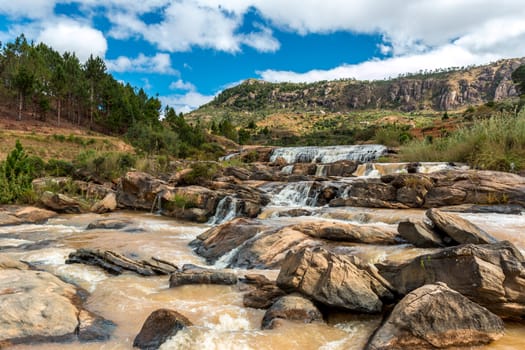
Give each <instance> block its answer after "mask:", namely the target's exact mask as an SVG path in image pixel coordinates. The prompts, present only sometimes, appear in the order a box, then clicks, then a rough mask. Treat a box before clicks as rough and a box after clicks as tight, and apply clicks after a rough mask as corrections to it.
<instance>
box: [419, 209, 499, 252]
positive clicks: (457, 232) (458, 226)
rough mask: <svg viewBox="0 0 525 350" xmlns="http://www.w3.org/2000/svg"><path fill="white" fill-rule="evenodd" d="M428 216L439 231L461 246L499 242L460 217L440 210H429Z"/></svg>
mask: <svg viewBox="0 0 525 350" xmlns="http://www.w3.org/2000/svg"><path fill="white" fill-rule="evenodd" d="M426 215H427V217H428V218H429V219H430V220H431V221H432V223H433V224H434V227H435V228H436V229H437V230H438V231H441V232H443V233H444V234H445V235H447V236H449V237H450V238H452V239H453V240H454V241H455V242H458V243H460V244H462V243H474V244H483V243H495V242H497V241H498V240H497V239H496V238H494V237H492V236H491V235H489V234H488V233H487V232H485V231H483V230H482V229H481V228H479V227H478V226H476V225H474V224H473V223H471V222H470V221H468V220H465V219H463V218H461V217H460V216H458V215H455V214H449V213H445V212H443V211H441V210H438V209H429V210H427V212H426Z"/></svg>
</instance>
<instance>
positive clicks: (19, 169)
mask: <svg viewBox="0 0 525 350" xmlns="http://www.w3.org/2000/svg"><path fill="white" fill-rule="evenodd" d="M33 163H34V162H33V161H31V160H30V159H29V157H28V156H27V154H26V153H25V151H24V148H23V147H22V144H21V143H20V141H18V140H17V141H16V145H15V148H14V149H13V150H12V151H11V153H9V155H8V156H7V158H6V160H5V161H4V162H3V163H2V164H0V203H2V204H8V203H31V202H33V201H34V199H35V195H34V192H33V186H32V184H31V182H32V181H33V179H34V178H35V169H34V168H33Z"/></svg>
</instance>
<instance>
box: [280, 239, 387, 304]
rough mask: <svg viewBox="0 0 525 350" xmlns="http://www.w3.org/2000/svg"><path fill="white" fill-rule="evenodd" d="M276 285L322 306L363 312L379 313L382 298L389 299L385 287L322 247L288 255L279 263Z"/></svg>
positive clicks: (343, 258) (346, 259)
mask: <svg viewBox="0 0 525 350" xmlns="http://www.w3.org/2000/svg"><path fill="white" fill-rule="evenodd" d="M277 285H278V286H279V287H280V288H281V289H283V290H285V291H287V292H299V293H301V294H303V295H306V296H307V297H309V298H311V299H313V300H315V301H317V302H320V303H322V304H324V305H328V306H333V307H338V308H343V309H347V310H351V311H358V312H365V313H376V312H380V311H381V309H382V307H383V303H382V302H381V299H389V298H391V297H392V295H391V294H390V292H389V291H388V290H387V289H386V288H385V286H383V285H382V284H381V283H380V282H379V281H378V280H377V279H375V278H374V277H373V276H371V275H370V274H369V273H368V272H366V271H364V270H362V269H359V268H358V267H356V266H355V265H354V264H353V263H352V261H351V259H349V258H348V257H347V256H345V255H336V254H333V253H330V252H328V251H326V250H325V249H323V248H304V249H301V250H300V251H298V252H289V253H288V254H287V256H286V259H285V260H284V261H283V263H282V267H281V271H280V273H279V276H278V278H277Z"/></svg>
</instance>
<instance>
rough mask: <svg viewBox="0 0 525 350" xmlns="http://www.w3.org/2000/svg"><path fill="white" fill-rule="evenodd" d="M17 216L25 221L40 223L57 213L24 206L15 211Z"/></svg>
mask: <svg viewBox="0 0 525 350" xmlns="http://www.w3.org/2000/svg"><path fill="white" fill-rule="evenodd" d="M15 216H16V217H17V218H19V219H20V220H22V221H23V222H24V223H31V224H40V223H44V222H46V221H47V220H48V219H51V218H53V217H55V216H57V213H55V212H54V211H50V210H46V209H41V208H36V207H24V208H22V209H20V210H17V211H16V212H15Z"/></svg>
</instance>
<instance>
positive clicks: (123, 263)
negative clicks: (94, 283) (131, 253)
mask: <svg viewBox="0 0 525 350" xmlns="http://www.w3.org/2000/svg"><path fill="white" fill-rule="evenodd" d="M66 264H86V265H94V266H99V267H101V268H103V269H104V270H106V271H107V272H109V273H111V274H113V275H120V274H121V273H123V272H124V271H132V272H135V273H137V274H139V275H141V276H155V275H169V274H170V273H172V272H173V271H175V270H177V266H175V265H173V264H171V263H169V262H167V261H163V260H160V259H156V258H152V261H145V260H143V261H138V260H133V259H130V258H127V257H125V256H123V255H121V254H119V253H116V252H113V251H110V250H106V251H101V250H94V249H78V250H77V251H75V252H73V253H71V254H69V257H68V258H67V260H66Z"/></svg>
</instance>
